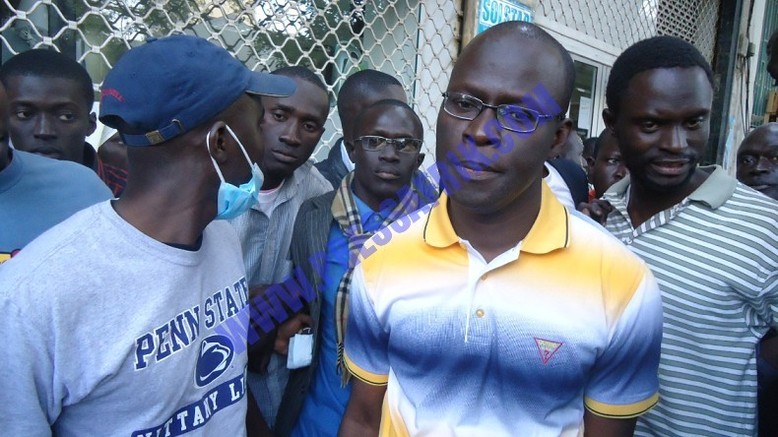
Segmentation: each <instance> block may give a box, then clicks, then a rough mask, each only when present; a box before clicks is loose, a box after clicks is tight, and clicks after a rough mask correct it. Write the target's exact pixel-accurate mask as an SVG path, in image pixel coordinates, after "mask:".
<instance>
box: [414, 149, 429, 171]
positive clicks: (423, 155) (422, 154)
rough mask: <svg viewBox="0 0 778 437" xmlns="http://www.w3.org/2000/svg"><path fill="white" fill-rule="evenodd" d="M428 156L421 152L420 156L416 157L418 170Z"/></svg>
mask: <svg viewBox="0 0 778 437" xmlns="http://www.w3.org/2000/svg"><path fill="white" fill-rule="evenodd" d="M426 156H427V155H426V154H425V153H424V152H419V156H417V157H416V170H418V169H419V167H421V164H422V163H423V162H424V157H426Z"/></svg>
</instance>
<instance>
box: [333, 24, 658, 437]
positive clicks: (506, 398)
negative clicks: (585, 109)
mask: <svg viewBox="0 0 778 437" xmlns="http://www.w3.org/2000/svg"><path fill="white" fill-rule="evenodd" d="M528 60H531V62H528ZM573 79H574V67H573V61H572V58H571V57H570V55H569V54H568V53H567V51H565V49H564V48H563V47H562V46H561V45H560V44H559V43H558V42H557V41H556V40H554V39H553V38H552V37H551V36H550V35H548V34H547V33H546V32H545V31H543V30H542V29H540V28H539V27H537V26H535V25H533V24H530V23H519V22H509V23H505V24H501V25H498V26H495V27H492V28H490V29H489V30H487V31H485V32H484V33H482V34H480V35H478V36H477V37H476V38H475V39H473V41H472V42H471V43H470V45H468V46H467V47H465V49H464V51H463V52H462V54H461V56H460V58H459V60H458V61H457V63H456V65H455V66H454V70H453V72H452V74H451V79H450V82H449V84H448V88H447V94H446V101H445V102H444V104H443V107H442V110H441V111H440V112H439V114H438V124H437V153H436V156H437V165H438V167H439V171H440V176H441V181H442V185H443V187H444V189H445V192H444V193H443V194H442V195H441V197H440V199H439V200H438V202H436V203H435V204H433V205H432V206H430V207H425V208H423V209H422V210H421V211H418V212H417V213H414V214H411V215H410V216H409V217H408V220H406V219H403V220H401V221H404V222H407V223H406V225H405V226H404V227H400V226H395V227H392V228H391V229H390V231H391V232H387V231H381V232H379V233H378V234H377V235H376V236H374V237H373V238H372V239H371V240H369V241H368V242H366V243H365V244H364V247H363V249H362V251H363V252H364V253H372V254H371V255H370V256H368V257H364V259H361V262H360V264H359V265H358V266H357V268H356V269H355V272H354V276H353V280H352V288H351V292H350V296H349V297H350V306H349V308H350V309H349V319H348V328H347V330H346V338H345V352H344V361H345V363H346V366H347V367H348V370H349V371H350V372H351V373H352V374H353V375H354V378H353V379H352V393H351V398H350V401H349V404H348V408H347V410H346V414H345V416H344V418H343V423H342V425H341V435H343V436H366V435H377V434H379V433H380V435H490V436H514V435H535V436H560V435H562V436H578V435H583V429H584V426H585V428H586V433H587V435H595V436H606V437H608V436H631V435H632V434H631V433H632V430H633V428H634V426H635V417H636V416H638V415H640V414H642V413H643V412H644V411H646V410H647V409H649V408H651V406H652V405H653V404H654V403H655V402H656V399H657V397H658V395H657V388H658V383H657V375H656V371H657V365H658V361H659V345H660V341H661V324H662V310H661V303H660V299H659V293H658V290H657V285H656V282H655V281H654V279H653V276H652V275H651V272H650V271H649V270H648V268H647V267H646V265H645V264H644V263H643V262H642V261H641V260H640V259H639V258H638V257H637V256H635V255H633V254H631V253H630V252H629V251H628V250H627V249H626V248H625V247H624V246H623V245H621V244H620V243H619V242H618V241H615V240H614V239H613V238H611V237H610V236H608V235H607V234H605V233H604V232H601V231H600V230H599V229H597V227H596V225H595V224H593V223H591V222H590V221H588V220H586V219H584V218H582V217H581V216H580V215H578V214H577V213H575V212H573V211H570V210H568V209H566V208H564V207H563V206H562V205H561V203H560V202H559V201H558V200H557V199H556V198H555V197H554V195H553V194H552V193H551V191H550V189H549V188H548V186H547V185H546V184H545V183H544V182H543V180H542V178H543V162H544V161H545V160H546V157H547V155H548V152H549V150H551V148H552V147H554V146H555V145H559V144H561V143H562V142H564V141H565V139H566V137H567V135H568V134H569V131H570V127H569V124H566V123H564V122H563V121H562V119H561V118H562V114H561V113H562V110H561V108H565V107H567V105H568V102H569V100H570V95H571V93H572V89H573ZM398 222H399V221H398Z"/></svg>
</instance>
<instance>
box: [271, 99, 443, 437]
mask: <svg viewBox="0 0 778 437" xmlns="http://www.w3.org/2000/svg"><path fill="white" fill-rule="evenodd" d="M355 121H356V123H355V124H354V131H353V137H352V138H353V140H346V150H347V151H348V155H349V158H350V159H351V161H352V162H354V171H352V172H350V173H348V174H347V175H346V177H345V178H344V179H343V180H342V181H341V183H340V185H339V186H338V187H337V188H336V190H335V191H332V192H329V193H327V194H324V195H322V196H319V197H316V198H314V199H311V200H309V201H307V202H305V203H304V204H303V205H302V207H301V208H300V213H299V214H298V216H297V219H296V221H295V230H294V235H293V238H292V248H291V252H292V260H293V262H294V265H295V266H296V267H300V268H301V269H302V271H303V272H305V276H306V280H307V281H306V282H307V283H311V284H313V287H314V289H315V291H316V294H317V297H318V298H317V299H316V300H314V301H313V302H311V303H310V305H309V311H308V315H309V317H306V321H305V322H306V324H308V325H310V328H311V329H312V334H313V339H314V347H313V357H312V362H311V364H310V365H309V366H306V367H303V368H301V369H299V370H294V371H292V372H291V374H290V378H289V383H288V384H287V388H286V392H285V394H284V398H283V401H282V403H281V406H280V408H279V413H278V418H277V419H276V427H275V430H274V431H275V432H276V435H278V436H288V435H294V436H314V435H316V436H335V435H336V434H337V432H338V427H339V425H340V420H341V417H342V416H343V412H344V411H345V409H346V403H347V401H348V398H349V394H350V392H351V385H350V383H349V378H348V376H349V373H348V371H346V370H345V369H343V366H342V360H341V358H342V357H341V355H340V353H339V352H340V351H342V342H343V333H344V329H345V323H346V318H347V314H348V306H347V303H348V299H347V297H348V292H349V284H350V282H351V274H352V272H353V269H354V266H355V262H356V260H357V259H358V257H359V254H360V249H361V248H362V243H363V242H364V241H366V240H367V239H368V238H370V237H371V236H372V235H373V233H374V232H376V231H377V230H378V229H380V228H382V227H385V226H387V225H389V224H390V223H393V222H394V220H395V219H397V218H398V217H401V216H404V215H406V214H408V213H410V212H412V211H414V210H416V209H418V208H419V207H421V206H423V205H425V204H427V203H429V202H432V201H433V200H434V198H433V197H431V196H425V195H424V191H419V190H417V187H416V186H415V185H414V184H413V182H412V180H413V179H412V176H413V174H414V171H415V170H416V169H417V168H418V166H419V164H420V162H421V161H420V160H419V156H420V155H419V153H420V151H421V146H422V140H421V138H422V136H423V128H422V124H421V120H419V117H418V116H417V115H416V114H415V113H414V112H413V110H412V109H411V108H410V107H409V106H408V105H407V104H406V103H404V102H401V101H399V100H381V101H378V102H376V103H374V104H372V105H371V106H369V107H368V108H367V109H366V110H365V111H363V112H362V113H361V114H360V115H359V117H358V119H357V120H355ZM315 259H319V260H321V261H322V263H319V264H318V265H317V263H316V262H312V260H315ZM295 323H296V322H295V321H294V319H293V320H291V321H290V322H288V323H286V324H284V325H283V326H282V327H280V328H279V335H278V340H277V342H276V347H277V349H276V351H277V352H279V353H283V354H286V353H287V352H288V347H289V346H288V338H289V337H290V336H291V335H292V334H294V331H295V330H296V329H297V328H299V324H295ZM290 327H291V328H290Z"/></svg>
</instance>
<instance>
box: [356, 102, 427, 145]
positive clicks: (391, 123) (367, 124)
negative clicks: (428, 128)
mask: <svg viewBox="0 0 778 437" xmlns="http://www.w3.org/2000/svg"><path fill="white" fill-rule="evenodd" d="M361 121H362V122H361V123H360V125H359V126H357V135H371V134H379V135H393V136H398V137H399V136H404V137H414V138H421V136H422V131H421V127H420V126H419V125H418V124H417V123H416V118H415V117H414V115H413V112H411V111H410V110H409V109H408V108H404V107H401V106H393V105H381V106H377V107H373V108H370V109H369V110H368V111H367V112H366V113H365V115H364V116H363V117H362V118H361Z"/></svg>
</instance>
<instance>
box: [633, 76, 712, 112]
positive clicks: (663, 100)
mask: <svg viewBox="0 0 778 437" xmlns="http://www.w3.org/2000/svg"><path fill="white" fill-rule="evenodd" d="M621 100H622V102H624V103H623V104H622V105H621V108H620V109H619V110H620V111H627V112H629V111H631V112H651V113H659V112H662V113H666V114H668V115H672V114H679V115H684V113H685V112H689V111H697V112H699V111H708V112H709V111H710V109H711V105H712V103H713V88H712V87H711V84H710V82H708V77H707V76H706V74H705V71H704V70H703V69H702V68H700V67H684V68H680V67H676V68H656V69H652V70H647V71H643V72H640V73H638V74H636V75H635V76H634V77H632V79H630V80H629V83H628V84H627V89H626V90H625V92H624V94H623V96H622V98H621Z"/></svg>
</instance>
